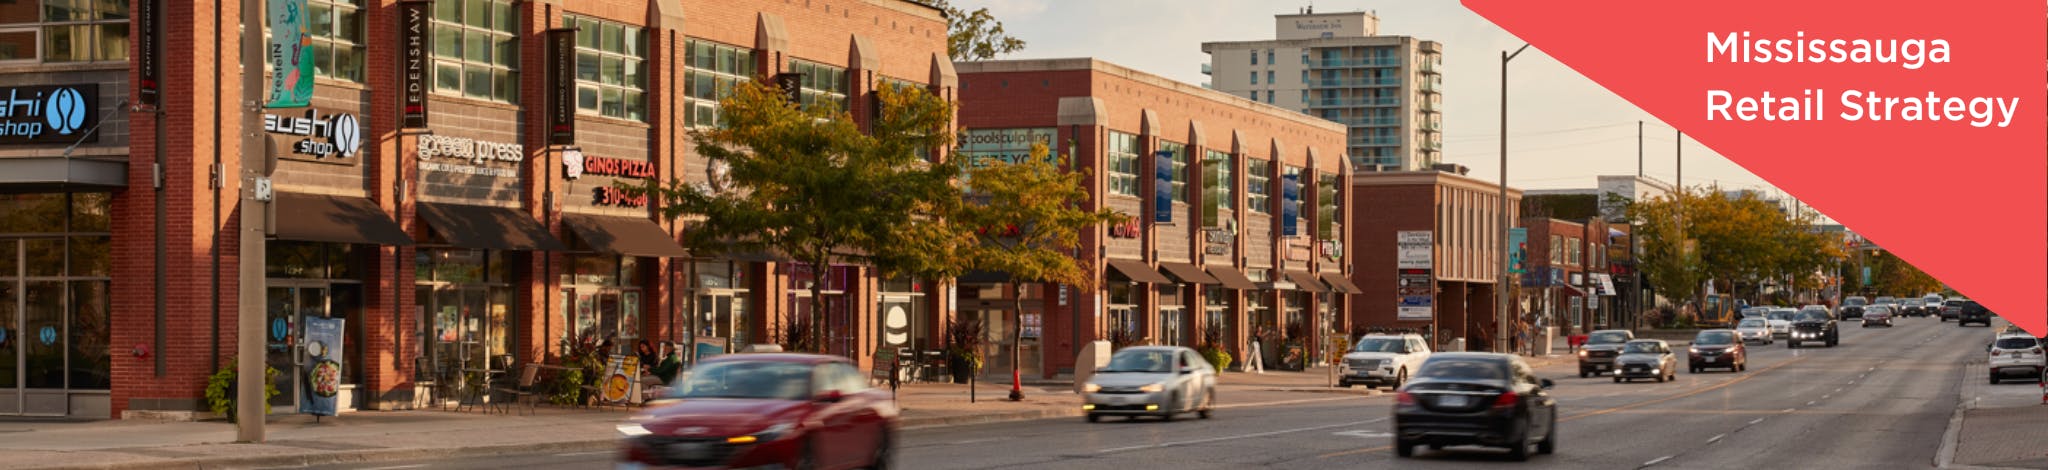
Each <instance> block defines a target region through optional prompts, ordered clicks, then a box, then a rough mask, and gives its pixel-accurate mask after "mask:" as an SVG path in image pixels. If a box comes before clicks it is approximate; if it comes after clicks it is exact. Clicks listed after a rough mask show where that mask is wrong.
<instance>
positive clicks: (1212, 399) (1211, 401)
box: [1195, 390, 1216, 419]
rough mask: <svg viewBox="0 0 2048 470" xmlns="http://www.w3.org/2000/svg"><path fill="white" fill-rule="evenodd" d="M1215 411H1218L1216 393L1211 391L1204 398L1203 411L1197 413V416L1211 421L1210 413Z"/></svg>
mask: <svg viewBox="0 0 2048 470" xmlns="http://www.w3.org/2000/svg"><path fill="white" fill-rule="evenodd" d="M1214 409H1216V391H1215V390H1209V395H1208V396H1207V397H1204V398H1202V409H1200V410H1197V411H1195V416H1196V417H1199V418H1202V419H1209V411H1210V410H1214Z"/></svg>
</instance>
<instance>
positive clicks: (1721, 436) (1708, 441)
mask: <svg viewBox="0 0 2048 470" xmlns="http://www.w3.org/2000/svg"><path fill="white" fill-rule="evenodd" d="M1724 437H1728V435H1727V434H1721V435H1717V436H1714V438H1712V439H1707V443H1708V444H1713V443H1716V442H1721V438H1724Z"/></svg>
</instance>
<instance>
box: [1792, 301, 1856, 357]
mask: <svg viewBox="0 0 2048 470" xmlns="http://www.w3.org/2000/svg"><path fill="white" fill-rule="evenodd" d="M1808 342H1820V343H1823V344H1826V345H1827V346H1828V347H1830V348H1832V347H1835V344H1837V343H1840V342H1842V330H1840V329H1839V328H1837V327H1836V325H1835V317H1834V316H1833V315H1829V314H1828V311H1827V310H1824V309H1820V308H1811V309H1805V310H1800V311H1799V313H1795V314H1792V338H1791V340H1790V341H1786V342H1785V347H1787V348H1792V349H1799V345H1800V344H1801V343H1808Z"/></svg>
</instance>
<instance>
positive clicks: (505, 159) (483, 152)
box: [420, 134, 526, 177]
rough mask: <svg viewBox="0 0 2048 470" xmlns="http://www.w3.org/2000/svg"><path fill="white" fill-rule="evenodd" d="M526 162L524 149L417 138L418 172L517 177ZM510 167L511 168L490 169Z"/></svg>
mask: <svg viewBox="0 0 2048 470" xmlns="http://www.w3.org/2000/svg"><path fill="white" fill-rule="evenodd" d="M522 161H526V147H524V146H521V145H519V144H508V143H502V142H487V141H482V140H475V139H470V138H466V137H447V136H438V135H431V134H429V135H422V136H420V170H421V171H447V172H455V173H465V174H473V175H486V176H499V177H516V176H519V166H518V163H519V162H522ZM490 163H510V164H511V165H489V164H490Z"/></svg>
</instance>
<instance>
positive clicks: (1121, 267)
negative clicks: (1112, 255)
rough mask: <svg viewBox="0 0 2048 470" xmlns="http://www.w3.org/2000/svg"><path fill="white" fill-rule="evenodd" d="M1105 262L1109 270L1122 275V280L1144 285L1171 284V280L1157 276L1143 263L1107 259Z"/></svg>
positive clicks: (1131, 260) (1163, 276)
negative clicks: (1107, 263)
mask: <svg viewBox="0 0 2048 470" xmlns="http://www.w3.org/2000/svg"><path fill="white" fill-rule="evenodd" d="M1107 261H1109V267H1110V268H1111V269H1115V270H1116V272H1117V273H1119V274H1123V276H1124V278H1125V279H1130V280H1131V282H1143V283H1146V284H1172V283H1173V280H1172V279H1167V278H1166V276H1165V275H1162V274H1159V271H1154V270H1152V267H1151V266H1146V265H1145V262H1144V261H1138V260H1134V259H1109V260H1107Z"/></svg>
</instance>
